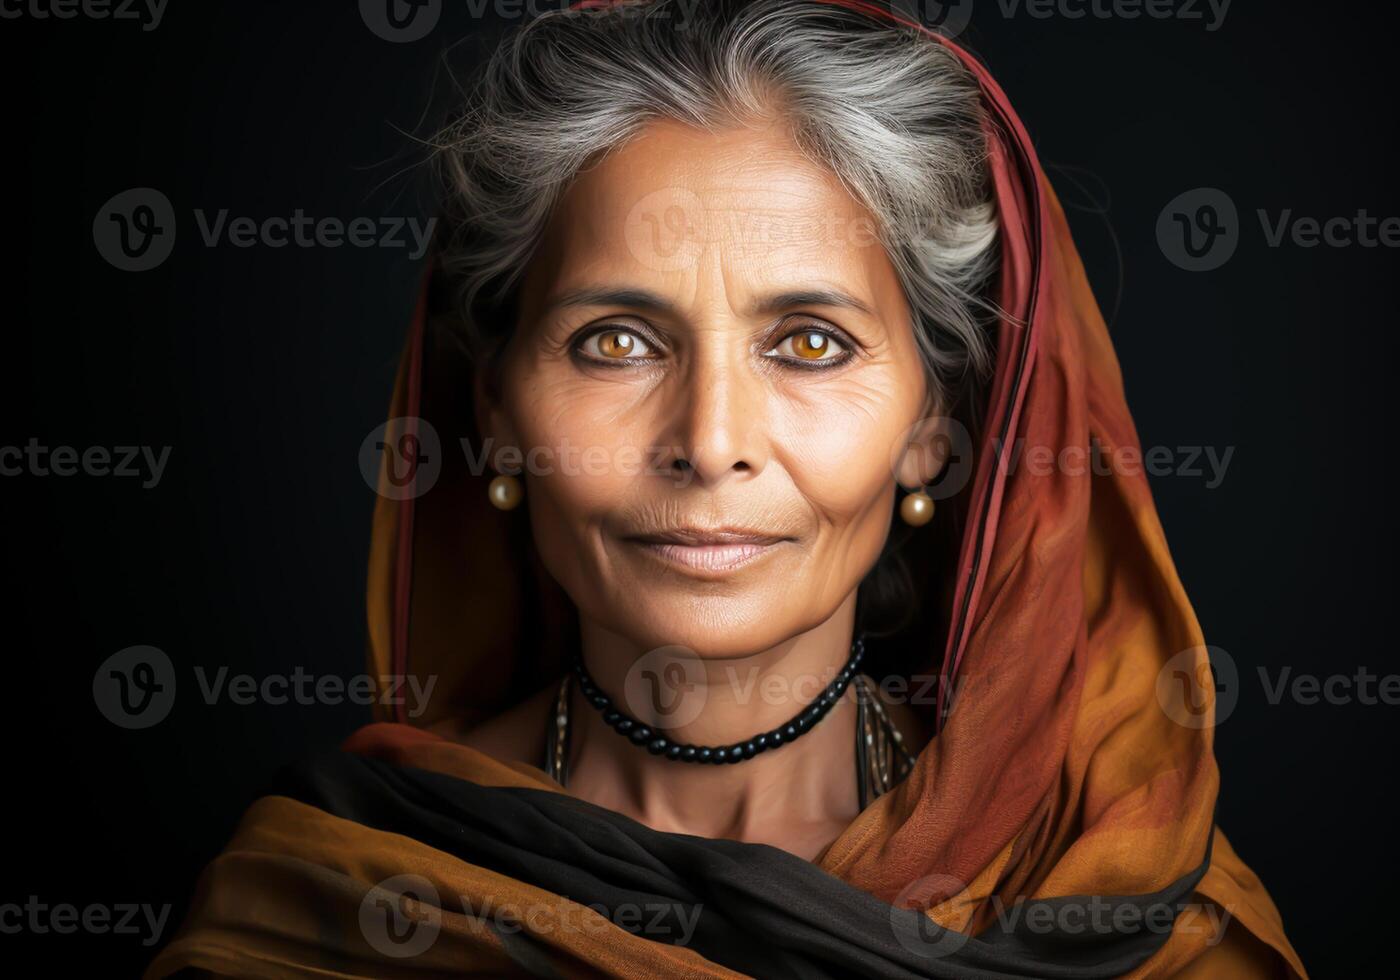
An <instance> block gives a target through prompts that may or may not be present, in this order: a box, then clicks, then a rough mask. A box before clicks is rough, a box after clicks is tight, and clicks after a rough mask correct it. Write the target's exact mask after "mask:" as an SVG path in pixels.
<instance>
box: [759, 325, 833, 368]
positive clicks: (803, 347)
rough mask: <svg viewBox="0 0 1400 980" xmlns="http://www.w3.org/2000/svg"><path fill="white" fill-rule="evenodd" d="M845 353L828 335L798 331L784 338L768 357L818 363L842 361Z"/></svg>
mask: <svg viewBox="0 0 1400 980" xmlns="http://www.w3.org/2000/svg"><path fill="white" fill-rule="evenodd" d="M846 353H847V351H846V348H845V347H844V346H842V344H841V342H840V341H838V340H837V339H836V338H835V337H833V336H832V335H831V334H829V333H824V332H823V331H820V330H799V331H798V332H796V333H792V334H788V335H787V336H786V337H784V338H783V339H782V341H781V342H780V343H779V344H778V346H777V347H774V348H773V350H772V351H770V352H769V355H768V356H770V357H774V356H776V357H785V358H789V359H791V360H794V361H805V362H809V363H813V362H815V363H820V362H823V361H839V360H842V359H843V356H844V355H845V354H846Z"/></svg>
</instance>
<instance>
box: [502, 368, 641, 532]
mask: <svg viewBox="0 0 1400 980" xmlns="http://www.w3.org/2000/svg"><path fill="white" fill-rule="evenodd" d="M517 390H518V391H519V393H520V394H519V395H518V396H517V397H516V398H515V399H514V400H513V402H512V406H511V415H512V418H513V421H514V424H515V427H516V433H517V437H518V438H519V440H520V443H521V446H520V448H521V451H522V452H523V453H524V454H525V458H526V463H525V471H526V479H527V481H528V482H527V487H528V491H529V494H530V495H531V497H532V502H531V514H532V515H536V514H538V516H539V517H540V518H542V519H543V522H544V524H545V525H546V526H552V525H555V524H561V525H562V526H563V527H562V529H563V530H564V531H566V532H569V533H572V534H574V535H575V536H577V535H579V534H580V533H586V532H587V531H588V529H590V528H591V527H593V526H596V525H597V524H598V523H599V522H600V521H601V519H602V516H603V515H604V514H605V513H606V512H607V511H608V510H609V509H611V508H614V507H616V505H617V502H618V500H619V499H621V498H622V496H623V495H624V493H625V491H626V489H627V488H628V487H629V486H630V485H633V484H635V482H636V481H637V480H638V479H640V478H641V477H642V476H643V475H644V474H645V473H646V472H648V471H649V470H650V469H653V468H654V467H655V465H656V462H655V457H656V454H655V452H654V451H652V450H651V447H649V446H648V444H647V433H648V427H647V424H646V421H645V419H644V418H643V413H642V412H640V411H638V410H637V406H636V404H635V403H636V402H637V400H638V397H637V393H636V392H635V391H634V390H631V389H630V388H629V387H627V386H623V385H615V384H610V383H607V382H595V381H587V382H580V379H579V378H578V376H577V374H576V373H574V372H567V371H556V370H551V369H550V368H548V367H546V368H544V369H542V370H538V371H536V372H535V373H534V374H533V376H532V377H531V378H530V380H529V381H527V382H525V383H524V384H522V385H520V386H518V388H517ZM546 512H547V513H546Z"/></svg>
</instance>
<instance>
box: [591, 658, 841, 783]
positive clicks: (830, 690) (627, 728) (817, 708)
mask: <svg viewBox="0 0 1400 980" xmlns="http://www.w3.org/2000/svg"><path fill="white" fill-rule="evenodd" d="M864 656H865V638H864V637H863V636H858V637H856V640H855V642H854V643H852V644H851V656H850V658H849V659H848V660H847V661H846V665H845V666H844V667H842V668H841V672H840V673H838V674H837V675H836V677H835V679H834V680H832V682H831V683H830V684H828V685H827V686H826V689H825V690H824V691H822V693H821V695H820V696H819V697H818V698H817V699H816V700H815V701H813V702H812V703H811V704H809V705H808V706H807V707H806V708H804V709H803V710H802V711H800V712H799V713H798V714H797V716H796V717H794V718H793V719H792V720H791V721H789V722H788V723H787V724H785V725H779V726H778V727H777V728H774V729H773V730H772V731H768V732H763V733H762V734H760V735H755V736H754V737H753V738H750V739H747V740H745V741H742V742H735V743H734V744H733V745H721V746H708V745H687V744H684V743H681V742H675V741H672V740H671V739H669V738H667V737H666V736H664V735H662V734H660V733H658V732H656V731H654V730H653V729H652V728H650V727H649V726H647V725H644V724H642V723H641V722H640V721H638V720H637V719H635V718H632V717H630V716H628V715H627V714H626V713H625V712H623V711H621V710H619V709H618V707H617V706H616V705H615V704H613V702H612V699H611V698H609V697H608V696H607V695H606V694H604V693H603V692H602V691H600V690H598V685H597V684H596V683H594V681H593V677H592V675H590V674H589V673H588V668H587V667H585V666H584V665H583V656H582V654H580V655H578V656H576V657H575V658H574V673H575V674H577V675H578V684H579V692H580V693H581V694H582V695H583V697H584V700H585V701H587V702H588V703H589V704H591V705H593V707H595V708H597V709H598V710H599V711H601V712H602V714H603V722H604V723H605V724H607V725H608V726H609V727H610V728H612V730H613V731H615V732H617V733H618V734H619V735H621V736H623V737H625V738H627V739H628V740H629V741H631V742H632V744H633V745H636V746H638V747H639V748H645V749H646V750H647V751H648V752H650V753H651V754H652V755H656V756H663V757H664V758H667V759H671V760H674V761H676V762H695V763H707V764H711V765H722V764H726V763H731V762H742V761H744V760H745V759H752V758H753V757H754V756H756V755H758V754H759V753H760V752H768V751H771V750H773V749H777V748H781V747H782V746H784V745H786V744H787V743H789V742H793V741H796V740H797V739H798V738H800V737H802V735H804V734H805V733H807V732H809V731H811V730H812V728H813V727H814V726H815V725H816V724H817V722H819V721H821V720H822V719H823V718H824V717H826V714H827V712H828V711H830V710H831V707H832V705H834V704H836V702H837V701H838V700H840V698H841V695H842V694H844V693H845V692H846V688H847V687H848V686H849V685H850V683H851V678H853V677H855V676H856V674H857V672H858V671H859V669H860V662H861V659H862V658H863V657H864Z"/></svg>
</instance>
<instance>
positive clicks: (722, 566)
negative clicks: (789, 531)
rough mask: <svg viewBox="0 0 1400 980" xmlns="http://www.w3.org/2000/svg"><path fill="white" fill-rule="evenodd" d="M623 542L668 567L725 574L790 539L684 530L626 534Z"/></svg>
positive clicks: (717, 530)
mask: <svg viewBox="0 0 1400 980" xmlns="http://www.w3.org/2000/svg"><path fill="white" fill-rule="evenodd" d="M626 540H628V541H631V542H633V543H634V544H637V545H640V546H641V547H642V548H644V549H645V550H647V551H648V552H650V553H651V554H653V555H654V556H656V557H657V558H660V559H661V560H662V561H664V562H667V563H668V564H671V565H678V566H680V567H682V568H686V569H691V570H693V571H699V572H726V571H732V570H734V569H738V568H742V567H744V566H745V565H749V564H751V563H753V562H755V561H757V560H758V559H760V558H762V557H764V556H765V555H767V554H768V553H770V552H771V551H773V550H774V549H776V548H778V547H779V546H780V545H782V544H783V543H784V542H786V541H791V540H792V539H791V538H790V537H787V536H785V535H778V534H769V533H767V532H763V531H755V530H750V529H746V528H715V529H704V528H689V527H687V528H670V529H667V530H665V531H656V532H649V533H646V534H633V535H628V536H627V537H626Z"/></svg>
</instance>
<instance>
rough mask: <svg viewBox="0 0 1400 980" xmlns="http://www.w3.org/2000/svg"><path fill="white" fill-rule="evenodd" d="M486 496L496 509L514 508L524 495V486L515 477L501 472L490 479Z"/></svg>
mask: <svg viewBox="0 0 1400 980" xmlns="http://www.w3.org/2000/svg"><path fill="white" fill-rule="evenodd" d="M486 496H487V497H489V498H490V499H491V504H492V506H494V507H495V508H496V509H497V510H514V509H515V507H516V506H518V505H519V503H520V500H521V498H522V497H524V496H525V488H524V487H522V486H521V485H520V481H519V480H517V479H516V478H515V477H513V476H507V475H505V474H502V475H501V476H498V477H496V478H495V479H494V480H492V481H491V485H490V486H489V487H487V489H486Z"/></svg>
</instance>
